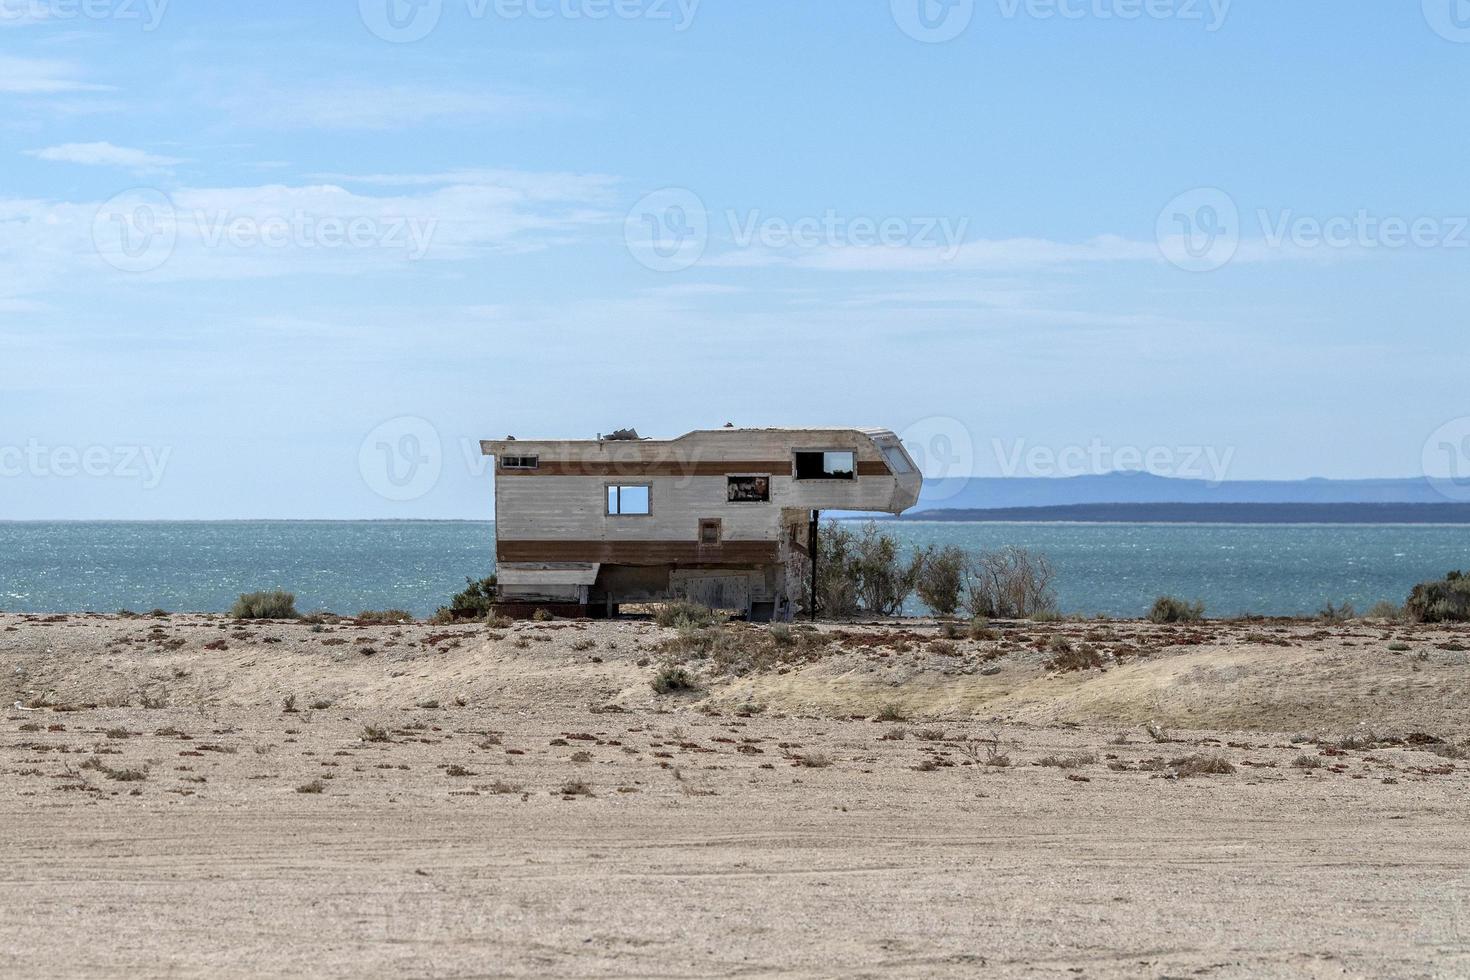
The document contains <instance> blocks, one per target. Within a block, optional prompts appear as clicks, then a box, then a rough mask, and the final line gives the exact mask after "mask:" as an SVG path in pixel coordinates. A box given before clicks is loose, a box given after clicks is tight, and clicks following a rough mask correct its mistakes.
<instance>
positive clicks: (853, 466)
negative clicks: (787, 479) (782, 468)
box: [796, 451, 857, 480]
mask: <svg viewBox="0 0 1470 980" xmlns="http://www.w3.org/2000/svg"><path fill="white" fill-rule="evenodd" d="M856 477H857V453H852V452H843V451H836V452H801V453H797V454H796V478H797V479H798V480H852V479H855V478H856Z"/></svg>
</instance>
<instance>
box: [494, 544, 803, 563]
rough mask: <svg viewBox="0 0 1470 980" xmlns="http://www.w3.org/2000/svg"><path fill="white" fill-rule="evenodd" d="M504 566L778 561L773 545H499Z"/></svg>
mask: <svg viewBox="0 0 1470 980" xmlns="http://www.w3.org/2000/svg"><path fill="white" fill-rule="evenodd" d="M495 557H496V559H497V560H498V561H503V562H557V561H590V562H601V563H602V564H604V565H764V564H771V563H773V562H777V561H779V560H780V547H779V546H778V545H777V543H776V542H774V541H725V542H723V543H721V544H717V545H700V544H699V543H698V542H697V541H499V542H496V545H495Z"/></svg>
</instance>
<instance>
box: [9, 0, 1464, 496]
mask: <svg viewBox="0 0 1470 980" xmlns="http://www.w3.org/2000/svg"><path fill="white" fill-rule="evenodd" d="M1467 81H1470V3H1465V2H1461V0H1423V2H1422V3H1421V2H1418V0H1405V2H1402V3H1396V4H1379V3H1342V2H1341V0H1335V2H1329V0H1293V2H1290V3H1283V2H1280V0H1234V2H1227V0H856V2H849V3H840V4H839V3H832V2H818V0H739V2H731V0H332V2H323V3H311V4H304V3H300V2H299V0H297V2H291V3H287V2H284V0H255V2H252V3H249V4H224V3H213V2H203V0H0V174H3V178H0V261H3V266H0V269H3V271H0V519H208V518H261V517H281V518H286V517H291V518H420V517H430V518H460V517H468V518H488V517H490V516H491V485H490V474H489V472H488V470H487V468H486V466H485V460H483V459H482V458H481V457H479V456H478V449H477V444H478V440H480V439H482V438H500V437H503V436H506V435H516V436H518V437H520V438H590V437H593V436H594V435H596V434H597V433H599V432H610V431H612V430H614V429H617V428H622V427H629V426H632V427H636V428H637V429H638V430H639V431H640V432H641V433H642V434H644V435H651V436H659V437H669V436H675V435H678V434H680V433H682V432H686V431H689V430H693V429H699V428H711V427H718V426H720V425H723V424H724V423H726V422H733V423H735V424H737V425H742V426H757V425H813V426H828V425H832V426H848V425H852V426H869V425H871V426H883V427H887V428H891V429H893V430H895V431H897V432H900V433H901V434H903V436H904V439H905V442H906V444H907V445H909V447H910V449H911V451H913V453H914V455H915V456H916V457H918V458H919V459H920V461H921V462H922V463H923V465H924V468H925V470H926V473H928V474H929V475H931V476H956V475H964V474H975V475H984V476H1068V475H1076V474H1079V473H1083V472H1105V471H1109V470H1114V469H1148V470H1151V471H1153V472H1158V473H1161V474H1163V475H1170V476H1182V477H1193V478H1203V479H1211V480H1220V479H1298V478H1306V477H1334V478H1354V477H1358V478H1360V477H1406V476H1414V475H1419V474H1423V473H1426V472H1428V473H1430V474H1431V475H1439V476H1446V475H1448V476H1456V475H1465V474H1470V400H1467V398H1466V391H1467V390H1470V385H1467V367H1470V362H1467V358H1466V353H1465V352H1466V346H1467V345H1466V337H1467V330H1466V327H1467V316H1466V311H1467V310H1470V303H1467V300H1470V280H1467V276H1466V272H1467V268H1470V266H1467V262H1470V217H1467V216H1470V195H1467V192H1466V188H1467V185H1466V181H1465V176H1464V174H1465V160H1466V159H1467V157H1470V154H1467V152H1466V150H1467V143H1470V127H1467V126H1466V125H1465V123H1466V110H1465V108H1464V92H1465V89H1466V82H1467ZM1454 486H1456V487H1461V485H1460V484H1455V485H1454ZM1461 488H1462V489H1463V487H1461ZM1465 496H1470V494H1466V495H1465Z"/></svg>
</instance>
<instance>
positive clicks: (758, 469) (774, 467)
mask: <svg viewBox="0 0 1470 980" xmlns="http://www.w3.org/2000/svg"><path fill="white" fill-rule="evenodd" d="M740 473H761V474H764V473H769V474H771V475H772V476H779V475H790V473H791V461H790V460H789V459H788V460H776V461H774V462H772V461H771V460H727V461H725V462H700V461H696V460H673V459H669V460H626V461H617V462H608V461H597V462H593V461H587V462H583V461H580V460H555V459H542V460H541V461H540V463H539V464H538V465H537V467H536V469H534V470H528V469H509V470H507V469H499V470H497V475H498V476H600V477H625V476H632V477H653V476H674V477H680V476H682V477H690V476H733V475H736V474H740ZM857 475H858V476H888V475H889V472H888V464H886V463H884V462H883V461H882V460H868V459H860V460H858V464H857Z"/></svg>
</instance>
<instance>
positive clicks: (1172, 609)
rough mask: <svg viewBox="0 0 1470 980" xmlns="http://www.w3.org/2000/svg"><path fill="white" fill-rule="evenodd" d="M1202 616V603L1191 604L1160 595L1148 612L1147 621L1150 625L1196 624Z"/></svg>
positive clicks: (1203, 613)
mask: <svg viewBox="0 0 1470 980" xmlns="http://www.w3.org/2000/svg"><path fill="white" fill-rule="evenodd" d="M1204 615H1205V604H1204V603H1203V602H1192V603H1191V602H1185V601H1184V600H1183V599H1176V598H1174V597H1173V596H1171V595H1161V596H1159V597H1158V598H1157V599H1155V600H1154V604H1153V608H1151V609H1150V610H1149V611H1148V620H1149V622H1151V623H1197V622H1199V621H1200V620H1201V619H1203V618H1204Z"/></svg>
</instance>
